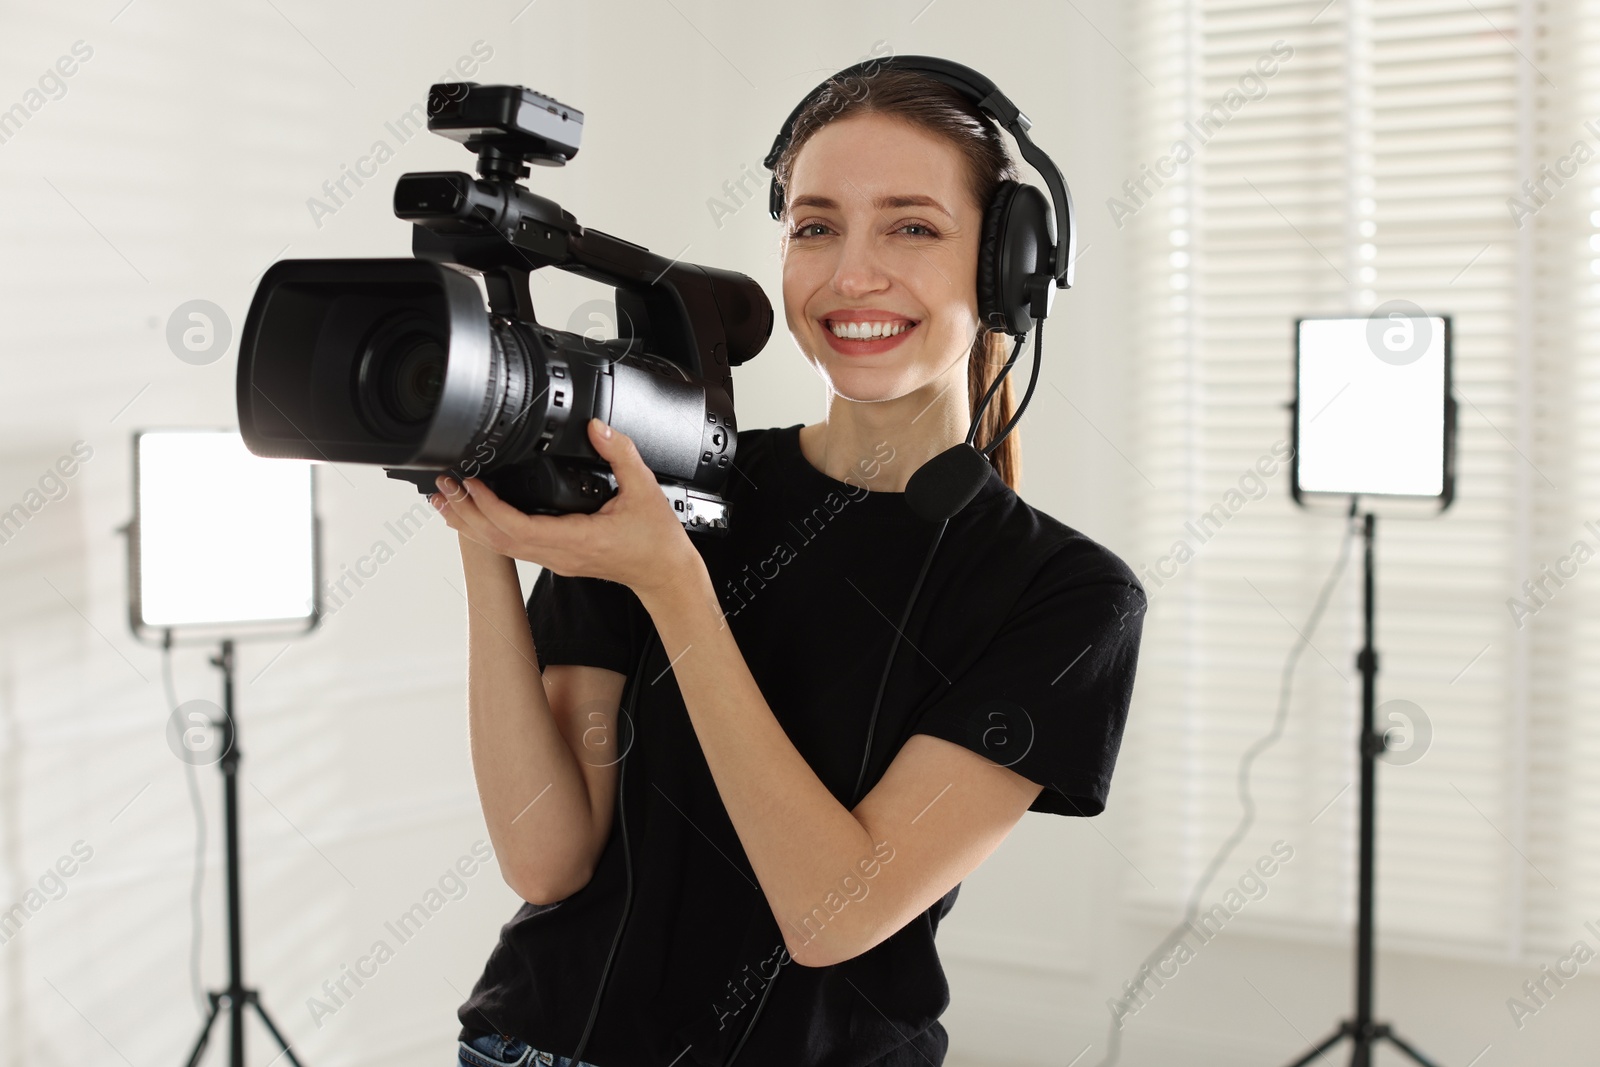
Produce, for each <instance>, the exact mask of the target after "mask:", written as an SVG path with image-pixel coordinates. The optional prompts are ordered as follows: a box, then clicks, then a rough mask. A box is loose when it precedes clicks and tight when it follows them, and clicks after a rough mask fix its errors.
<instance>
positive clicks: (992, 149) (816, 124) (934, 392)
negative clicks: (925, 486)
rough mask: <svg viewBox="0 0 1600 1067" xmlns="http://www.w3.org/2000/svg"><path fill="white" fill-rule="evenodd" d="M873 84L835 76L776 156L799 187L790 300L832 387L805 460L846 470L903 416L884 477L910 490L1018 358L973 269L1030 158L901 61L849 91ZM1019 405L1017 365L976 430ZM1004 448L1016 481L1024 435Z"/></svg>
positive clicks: (783, 181) (993, 426)
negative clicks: (996, 207) (991, 218)
mask: <svg viewBox="0 0 1600 1067" xmlns="http://www.w3.org/2000/svg"><path fill="white" fill-rule="evenodd" d="M861 84H863V83H862V82H861V81H856V80H854V79H852V80H851V81H850V82H849V83H848V85H847V84H846V83H841V85H840V88H838V89H837V90H824V92H823V94H822V95H820V96H819V97H818V98H817V99H816V100H815V101H814V102H813V105H812V106H811V107H810V108H809V109H808V110H806V111H805V112H803V113H802V114H801V115H800V116H799V117H798V119H797V120H796V122H795V127H794V131H793V133H792V134H791V137H790V140H789V144H788V145H787V146H786V148H785V149H784V151H783V152H782V153H781V154H780V155H779V157H778V159H777V161H776V163H775V165H774V167H773V174H774V177H775V179H776V181H777V182H778V183H779V184H780V185H781V186H782V187H783V189H784V191H785V195H786V197H787V203H786V214H785V217H784V218H783V220H782V222H783V224H784V233H783V237H782V244H781V246H780V247H781V252H782V256H783V299H784V304H785V307H786V309H787V317H788V325H789V331H790V333H791V334H792V335H793V336H794V339H795V343H796V344H797V345H798V346H799V347H800V350H801V352H802V353H804V354H805V356H806V358H807V359H808V360H809V361H810V362H811V364H812V366H813V367H814V368H815V369H816V371H817V373H818V375H819V376H820V377H821V378H822V380H823V382H824V385H825V387H826V388H827V391H828V396H829V409H828V418H827V419H826V420H825V421H824V422H823V423H821V424H819V425H815V426H808V427H806V428H805V430H804V431H802V433H801V443H802V447H803V448H804V449H805V451H806V455H807V458H809V459H812V461H813V462H815V463H817V465H818V466H820V467H822V468H823V469H824V470H826V471H828V472H829V473H831V474H834V475H835V476H842V473H843V471H844V470H845V469H847V468H848V466H849V463H850V459H849V458H848V457H850V456H854V455H857V454H859V453H860V452H861V451H862V450H863V447H864V444H865V442H866V441H869V440H878V439H881V438H882V437H883V430H884V429H885V428H886V427H890V426H892V427H894V428H896V429H897V430H898V433H897V434H896V435H895V436H893V437H891V438H890V439H891V440H894V442H895V445H896V448H901V447H909V448H910V458H911V459H912V462H911V463H908V464H904V465H902V467H901V468H900V469H899V470H897V471H896V472H895V473H894V474H893V475H892V476H890V477H891V478H892V481H886V482H885V483H884V484H883V485H881V486H873V488H875V489H880V488H881V489H885V490H889V491H898V490H900V489H902V488H903V487H904V485H905V482H906V480H907V479H908V478H909V477H910V475H911V473H912V472H913V471H915V470H916V469H917V467H918V466H919V465H920V464H921V463H922V462H923V461H925V460H927V459H930V458H931V457H932V456H934V455H936V454H937V453H938V452H939V451H942V448H943V447H944V445H945V444H946V443H947V442H946V439H947V438H949V437H951V436H952V431H958V432H959V434H963V435H964V434H965V431H966V429H967V424H968V422H969V421H970V419H971V417H972V416H973V415H974V414H976V412H977V406H978V402H979V401H980V400H981V398H982V397H983V395H984V393H985V392H986V391H987V390H988V388H989V386H990V384H991V383H992V382H993V381H994V378H995V376H996V375H997V374H998V373H999V372H1000V369H1001V368H1002V367H1003V366H1004V364H1005V362H1006V337H1005V334H1003V333H1000V332H997V331H991V330H989V329H988V328H987V327H986V326H985V324H983V323H982V322H981V321H980V319H979V315H978V286H977V284H976V279H977V277H978V271H979V249H980V247H981V244H982V241H983V236H984V235H983V224H984V212H985V208H986V207H987V205H988V204H989V203H990V201H991V200H992V199H993V198H994V194H995V191H996V190H997V189H998V188H999V187H1000V184H1001V183H1002V182H1004V181H1008V180H1009V181H1015V180H1016V178H1017V171H1016V167H1015V165H1014V164H1013V163H1012V162H1011V160H1010V157H1009V155H1008V154H1007V152H1006V150H1005V145H1004V144H1003V143H1002V142H1001V140H1000V135H999V132H998V131H997V130H996V129H995V127H994V125H993V124H992V123H991V122H990V121H989V120H988V119H986V118H985V117H984V116H983V115H981V114H979V113H978V112H977V110H976V108H974V107H973V106H972V104H971V103H969V102H968V101H966V100H965V99H963V98H962V97H961V95H960V94H959V93H957V92H955V91H954V90H953V89H951V88H949V87H948V86H944V85H941V84H939V83H937V82H935V81H933V80H932V79H930V78H928V77H926V76H924V75H922V74H918V73H915V72H913V71H906V70H895V69H883V70H880V71H878V72H877V73H875V74H873V75H872V76H871V77H870V78H869V79H866V80H865V84H867V85H868V86H870V89H869V91H867V92H860V91H859V90H855V91H853V90H852V88H851V86H859V85H861ZM1014 406H1015V405H1014V401H1013V394H1012V384H1011V380H1010V378H1009V377H1007V378H1005V379H1004V380H1003V381H1002V382H1001V384H1000V387H999V389H998V390H997V392H996V393H995V396H994V397H993V399H992V400H991V401H990V403H989V406H988V407H987V408H986V409H985V410H984V412H983V416H982V420H981V421H980V423H979V426H978V434H977V439H976V441H975V442H974V443H975V444H976V445H978V446H979V447H982V446H984V445H986V444H988V443H989V442H990V441H992V440H993V438H994V437H995V436H996V434H997V433H998V432H999V430H1000V428H1001V427H1003V426H1005V425H1006V423H1007V422H1009V421H1010V419H1011V416H1012V412H1013V410H1014ZM930 407H935V413H936V417H934V418H929V419H927V420H926V421H923V420H922V419H921V418H919V416H921V415H922V414H923V413H925V412H927V411H928V410H929V408H930ZM919 423H920V425H919ZM992 460H993V463H994V466H995V469H996V470H998V471H999V472H1000V476H1001V478H1002V479H1004V481H1005V482H1006V484H1007V485H1009V486H1010V487H1011V488H1012V489H1018V488H1019V487H1020V485H1021V480H1022V450H1021V446H1020V444H1019V443H1018V440H1017V437H1016V435H1015V434H1012V435H1010V436H1008V437H1007V438H1006V439H1005V440H1003V441H1002V442H1001V443H1000V445H999V446H998V447H997V448H996V449H995V450H994V453H993V456H992Z"/></svg>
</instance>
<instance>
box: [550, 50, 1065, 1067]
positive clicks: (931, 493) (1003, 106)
mask: <svg viewBox="0 0 1600 1067" xmlns="http://www.w3.org/2000/svg"><path fill="white" fill-rule="evenodd" d="M885 68H892V69H896V70H910V71H915V72H917V73H920V74H923V75H926V76H928V77H931V78H933V79H935V80H936V81H939V82H941V83H943V84H945V85H948V86H950V87H951V88H953V89H955V90H956V91H957V92H959V93H961V94H962V95H963V96H965V97H966V98H967V99H969V100H970V101H972V103H974V104H976V105H977V107H978V109H979V110H980V111H981V112H982V113H983V114H985V115H987V116H988V117H989V118H991V119H993V120H994V121H995V122H996V123H998V124H999V125H1000V126H1002V127H1004V128H1005V129H1007V130H1009V131H1010V132H1011V135H1012V136H1013V137H1014V138H1016V141H1017V146H1018V148H1019V149H1020V150H1021V152H1022V158H1023V159H1024V160H1026V161H1027V162H1028V163H1029V164H1030V165H1031V166H1032V167H1033V168H1034V169H1035V170H1037V171H1038V172H1039V173H1040V174H1041V175H1042V176H1043V177H1044V181H1045V185H1046V187H1047V188H1048V189H1049V190H1050V200H1049V201H1046V200H1045V198H1044V195H1043V194H1042V193H1040V192H1039V190H1038V189H1037V188H1036V187H1034V186H1032V185H1026V184H1023V183H1021V182H1016V181H1011V180H1009V179H1008V180H1004V181H1002V182H1001V183H1000V186H999V188H998V189H997V190H996V191H995V194H994V197H993V199H991V200H990V202H989V204H988V205H987V207H986V208H985V211H984V216H983V227H982V230H981V231H980V233H981V236H980V240H979V248H978V313H979V316H980V318H981V319H982V321H983V322H984V324H985V326H986V328H987V329H988V330H990V331H991V332H1004V333H1006V334H1007V335H1009V336H1012V337H1014V338H1015V339H1016V345H1015V346H1014V347H1013V348H1012V350H1011V356H1010V358H1009V359H1007V360H1006V363H1005V366H1004V367H1003V368H1002V369H1001V371H1000V373H999V374H997V375H995V379H994V381H993V382H992V383H991V384H990V386H989V389H988V391H987V392H985V393H984V395H983V400H982V402H981V403H979V405H978V409H977V412H976V414H974V415H973V417H972V424H971V425H970V426H969V427H968V429H967V436H966V440H965V441H963V442H962V443H961V444H958V445H953V446H951V447H950V448H948V449H946V450H945V451H944V452H941V453H939V454H938V455H937V456H934V457H933V458H932V459H930V460H928V461H927V462H926V463H924V464H923V465H922V466H921V467H919V468H917V470H916V471H915V472H914V473H913V474H912V475H911V478H910V479H909V480H908V481H907V483H906V494H905V495H906V503H907V505H909V506H910V507H911V509H912V511H913V512H915V513H916V514H917V515H919V516H921V517H922V518H924V519H926V520H927V521H928V522H930V523H937V524H938V530H937V531H936V532H935V534H934V538H933V543H932V544H931V545H930V546H929V548H928V554H927V556H926V557H924V559H923V561H922V569H921V571H920V572H919V573H918V574H917V580H916V583H915V584H914V585H913V586H912V589H911V597H910V599H909V600H908V601H907V603H906V606H905V611H904V612H903V613H902V614H901V616H900V625H899V626H897V627H896V628H895V632H896V638H895V640H894V642H893V644H891V645H890V646H889V656H888V659H887V660H886V661H885V663H884V665H883V677H882V678H881V679H880V680H879V682H878V694H877V697H876V699H875V700H874V701H873V705H872V716H871V718H870V719H869V720H868V723H867V742H866V747H865V751H863V752H862V754H861V769H860V771H859V772H857V774H856V784H855V788H854V790H853V791H852V793H851V796H852V800H851V802H850V804H849V807H850V808H851V809H854V808H855V806H856V805H857V804H859V803H860V800H861V786H862V783H863V782H864V781H865V779H866V774H867V767H868V765H869V763H870V760H871V756H872V748H873V745H872V740H873V734H874V733H875V731H876V728H877V725H878V711H879V709H880V708H881V707H882V705H883V692H884V687H885V686H886V685H887V684H888V682H889V671H890V669H891V668H892V667H893V666H894V657H895V653H896V652H897V651H898V650H899V648H900V640H901V638H903V637H904V636H905V633H904V631H905V628H906V624H907V623H908V622H909V621H910V619H911V609H912V608H913V607H914V606H915V605H916V602H917V594H918V593H920V592H921V591H922V581H923V579H924V578H926V577H927V575H928V568H929V566H930V565H931V564H932V563H933V555H934V552H935V550H936V549H938V547H939V542H940V540H941V539H942V538H943V536H944V531H945V527H946V526H947V525H948V524H949V521H950V519H951V518H952V517H953V516H954V515H955V514H956V513H957V512H959V511H960V510H961V509H962V508H964V507H966V505H967V504H968V503H969V502H970V501H971V500H972V498H973V497H974V496H976V495H977V493H978V490H980V489H981V488H983V485H984V483H985V482H986V481H987V480H988V476H989V470H990V460H989V456H990V455H991V454H992V453H993V452H994V450H995V449H996V448H998V447H999V446H1000V443H1001V442H1002V441H1004V440H1005V439H1006V437H1007V436H1008V435H1009V434H1010V433H1011V431H1012V429H1013V428H1014V427H1015V426H1016V425H1017V422H1018V420H1020V419H1021V418H1022V413H1023V411H1025V410H1026V409H1027V407H1028V402H1029V401H1030V400H1031V399H1032V397H1033V388H1034V386H1035V385H1036V384H1037V383H1038V380H1039V360H1040V356H1041V353H1042V344H1043V342H1042V337H1043V333H1044V329H1043V321H1044V319H1045V317H1046V316H1047V315H1048V314H1049V313H1050V306H1051V304H1052V302H1053V301H1054V298H1055V291H1056V289H1069V288H1071V287H1072V281H1073V274H1074V267H1075V260H1076V258H1077V227H1076V225H1074V219H1073V214H1072V193H1071V191H1070V190H1069V189H1068V188H1067V183H1066V182H1065V180H1063V179H1062V177H1061V171H1060V169H1059V168H1057V167H1056V165H1055V163H1053V162H1052V161H1051V159H1050V157H1049V156H1047V155H1045V153H1044V152H1043V151H1042V150H1041V149H1040V148H1039V147H1038V146H1037V145H1035V144H1034V143H1033V141H1032V140H1031V139H1029V137H1028V131H1029V130H1030V129H1031V128H1032V126H1033V123H1032V122H1030V121H1029V120H1028V117H1027V116H1026V115H1024V114H1023V113H1022V112H1021V111H1020V110H1018V108H1017V106H1016V105H1015V104H1013V103H1012V102H1011V101H1010V100H1009V99H1007V97H1006V95H1005V94H1004V93H1002V92H1001V91H1000V90H999V89H997V88H996V87H995V84H994V82H992V81H990V80H989V79H988V78H986V77H984V76H983V75H982V74H979V73H978V72H977V71H975V70H973V69H972V68H970V67H965V66H962V65H961V64H959V63H954V62H951V61H950V60H948V59H940V58H937V57H935V56H896V55H890V56H885V57H881V58H877V59H870V60H866V61H864V62H861V63H857V64H855V65H854V66H851V67H846V68H845V69H844V70H841V71H839V72H838V73H837V74H835V75H833V77H831V78H829V79H828V80H827V81H824V82H822V83H821V84H820V85H818V86H817V87H816V88H815V89H812V90H811V92H809V93H807V94H806V96H805V98H804V99H802V100H801V101H800V103H799V104H797V105H796V106H795V109H794V110H793V111H791V112H790V113H789V117H788V118H787V119H786V120H784V123H783V128H782V129H781V130H780V131H779V132H778V136H777V138H776V139H775V140H774V141H773V142H772V150H771V151H770V152H768V153H767V156H766V158H765V159H764V160H763V161H762V162H763V164H764V165H765V166H766V167H767V168H768V169H769V170H771V169H773V168H774V167H775V166H776V164H777V162H778V157H779V156H781V155H782V154H783V151H784V149H785V148H786V147H787V146H788V144H789V141H790V139H791V138H792V136H793V134H794V126H795V122H796V120H797V119H799V117H800V115H801V114H802V113H803V112H804V111H805V110H806V108H807V107H809V106H810V105H811V104H812V102H813V101H815V100H816V99H817V97H819V96H820V95H822V93H823V92H825V91H826V90H827V89H828V88H829V87H830V86H831V87H834V88H835V89H842V88H844V85H845V83H847V82H848V81H850V80H851V79H870V78H871V76H872V75H873V74H874V73H876V72H877V71H878V70H881V69H885ZM868 84H869V85H870V83H868ZM783 202H784V191H783V187H782V185H781V184H780V183H779V181H778V176H777V173H776V171H774V173H773V176H772V185H771V188H770V190H769V193H768V209H769V211H770V213H771V215H772V217H773V218H774V219H781V218H782V216H783ZM1052 205H1053V208H1054V210H1053V212H1052ZM1055 225H1058V226H1059V239H1058V238H1057V236H1056V234H1055V232H1054V226H1055ZM1030 331H1031V332H1032V333H1033V339H1034V349H1033V368H1032V372H1031V374H1030V376H1029V379H1028V388H1027V391H1026V392H1025V393H1024V394H1023V397H1022V401H1021V403H1020V404H1018V405H1017V410H1016V413H1015V414H1014V415H1012V417H1011V419H1010V421H1008V422H1007V423H1006V424H1005V426H1003V427H1002V428H1001V429H1000V432H999V433H997V434H996V435H995V439H994V440H993V441H991V442H989V444H987V445H985V446H984V447H983V448H982V449H981V450H980V449H978V448H976V447H975V446H974V445H973V440H974V439H975V438H976V437H977V432H978V424H979V422H980V421H981V420H982V418H983V413H984V411H985V410H987V409H988V406H989V400H990V398H991V397H993V396H994V394H995V391H996V390H997V389H999V387H1000V383H1001V382H1002V381H1003V380H1004V379H1005V377H1006V375H1007V374H1009V373H1010V372H1011V368H1012V365H1013V364H1015V363H1016V361H1017V355H1018V354H1019V353H1020V352H1021V351H1022V345H1023V341H1024V339H1025V338H1026V337H1027V334H1028V333H1029V332H1030ZM659 643H660V640H659V635H657V634H655V633H654V632H652V634H651V639H650V640H647V641H646V642H645V646H644V648H643V649H642V650H641V651H640V653H639V662H638V664H637V665H636V667H635V670H634V672H633V675H632V677H630V678H629V679H628V688H629V690H630V693H629V696H628V709H627V718H628V721H629V722H630V723H632V724H633V737H632V740H633V743H634V744H637V743H638V739H639V737H640V728H639V724H638V720H637V719H636V718H635V717H634V708H635V707H636V705H637V703H638V698H639V679H640V678H641V677H642V676H643V672H644V665H645V660H646V658H647V657H648V656H649V654H650V651H651V648H652V646H653V645H655V644H659ZM631 747H632V746H631V745H630V748H631ZM627 777H628V776H627V754H626V753H624V754H623V756H622V766H621V768H620V770H619V772H618V775H617V809H618V813H617V821H618V823H619V824H620V826H621V828H622V856H623V865H624V868H625V870H626V872H627V895H626V897H625V899H624V901H623V905H622V919H621V921H619V922H618V924H617V932H616V934H615V936H614V937H613V938H612V941H611V950H610V952H609V953H608V954H607V956H606V962H605V967H604V969H603V970H602V971H601V973H600V988H599V990H598V991H597V992H596V993H595V998H594V1005H593V1006H592V1007H591V1008H590V1009H589V1020H588V1022H587V1024H586V1025H585V1026H584V1030H583V1036H582V1037H581V1038H580V1039H579V1041H578V1048H577V1050H576V1051H575V1052H573V1054H572V1057H571V1058H572V1062H573V1064H574V1067H576V1064H578V1063H579V1062H581V1061H582V1059H583V1050H584V1048H585V1047H586V1046H587V1045H588V1043H589V1035H590V1034H591V1033H592V1032H593V1030H594V1024H595V1019H596V1017H597V1016H598V1014H599V1011H600V1000H601V998H602V997H603V996H604V995H605V990H606V980H607V979H608V978H609V977H610V975H611V963H612V961H613V960H614V959H615V958H616V955H617V946H618V945H619V944H621V941H622V932H623V929H624V928H625V927H626V926H627V923H628V913H629V911H630V910H631V909H632V906H633V857H632V855H631V853H630V851H629V846H628V821H627V805H626V788H625V785H626V782H627ZM780 973H781V970H780V971H774V972H773V974H772V976H771V977H770V978H769V979H768V980H767V984H766V986H765V987H764V988H763V989H762V991H761V1000H760V1001H759V1002H758V1003H757V1004H756V1009H755V1011H754V1013H752V1015H751V1017H750V1022H749V1023H748V1024H746V1026H745V1030H744V1033H743V1034H742V1035H741V1036H740V1038H739V1042H738V1044H736V1045H735V1046H734V1047H733V1051H732V1052H730V1053H729V1054H728V1058H727V1060H725V1061H724V1063H723V1067H732V1064H733V1062H734V1060H735V1059H737V1058H738V1055H739V1052H740V1050H741V1049H743V1048H744V1046H745V1042H746V1041H748V1040H749V1039H750V1033H751V1031H752V1030H754V1029H755V1025H756V1021H757V1020H758V1019H760V1018H761V1009H762V1008H763V1007H765V1006H766V1003H767V997H768V996H769V995H771V993H772V987H773V986H775V985H777V984H778V978H779V977H780Z"/></svg>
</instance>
